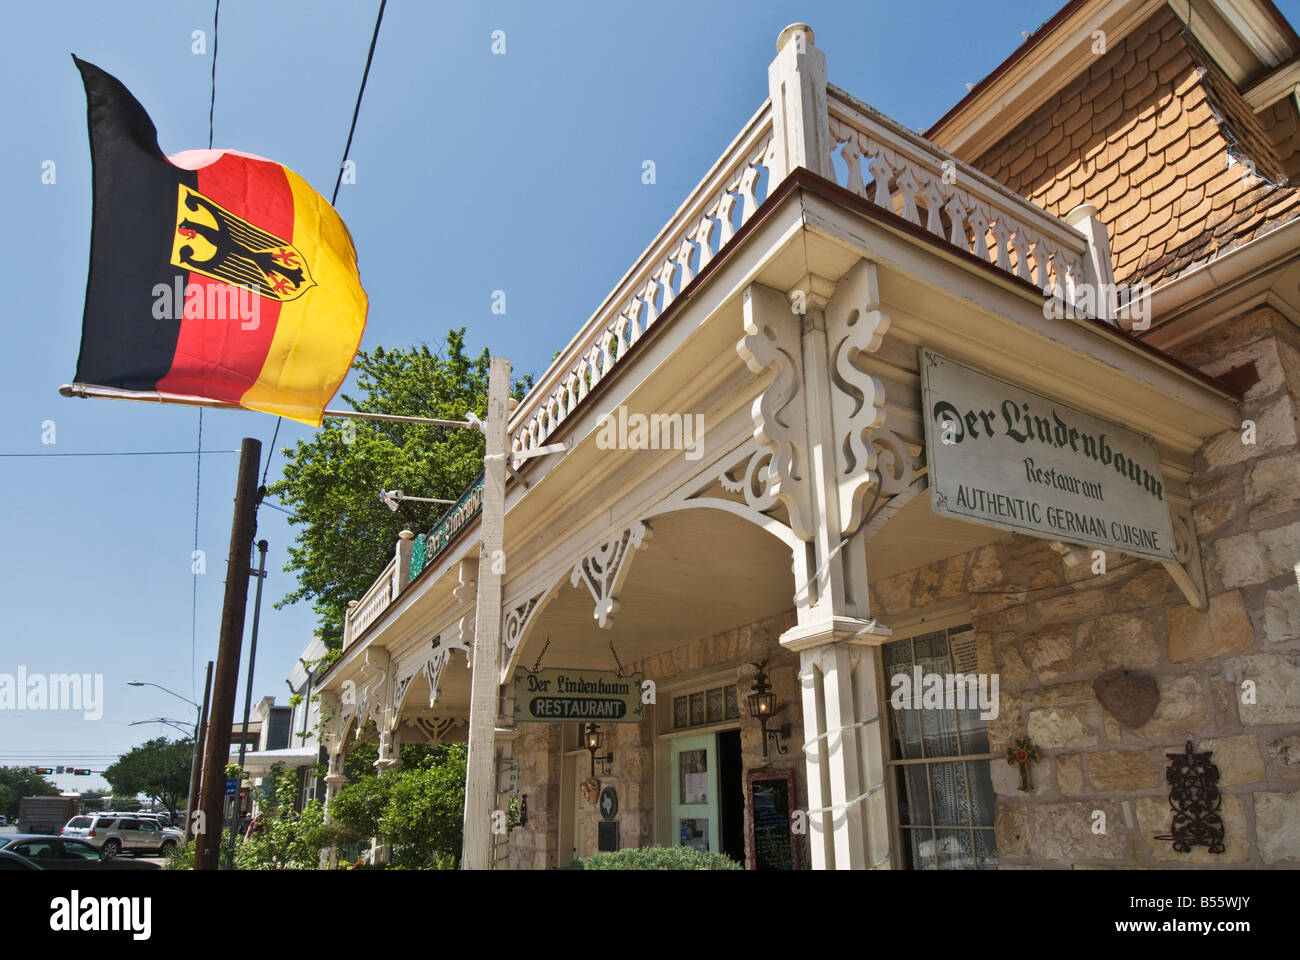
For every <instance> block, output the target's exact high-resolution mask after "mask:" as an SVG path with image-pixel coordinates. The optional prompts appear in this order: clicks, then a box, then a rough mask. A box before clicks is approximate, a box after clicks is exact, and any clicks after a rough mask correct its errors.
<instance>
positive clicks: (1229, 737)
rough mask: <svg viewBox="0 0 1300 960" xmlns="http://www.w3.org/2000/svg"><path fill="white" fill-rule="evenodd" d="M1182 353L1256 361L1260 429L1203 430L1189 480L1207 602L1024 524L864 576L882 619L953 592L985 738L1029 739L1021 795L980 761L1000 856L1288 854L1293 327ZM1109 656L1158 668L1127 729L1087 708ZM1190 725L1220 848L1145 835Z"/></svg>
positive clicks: (1159, 818) (1294, 698) (1295, 818)
mask: <svg viewBox="0 0 1300 960" xmlns="http://www.w3.org/2000/svg"><path fill="white" fill-rule="evenodd" d="M1183 359H1185V360H1187V361H1188V362H1191V363H1193V364H1195V365H1197V366H1201V367H1203V368H1204V369H1206V371H1207V372H1210V373H1214V374H1217V373H1221V372H1223V371H1225V370H1227V369H1232V368H1234V367H1237V366H1241V365H1242V364H1244V363H1247V362H1254V363H1255V364H1256V367H1257V370H1258V371H1259V374H1260V381H1259V383H1257V384H1256V385H1255V386H1254V387H1252V388H1251V389H1250V391H1249V392H1248V393H1247V394H1246V396H1245V399H1244V402H1243V408H1242V409H1243V413H1242V416H1243V418H1252V419H1254V420H1255V422H1256V425H1257V428H1256V435H1255V439H1256V442H1255V443H1254V444H1244V443H1242V435H1241V433H1240V432H1239V431H1228V432H1226V433H1224V434H1223V435H1221V436H1218V437H1214V438H1212V439H1211V440H1210V441H1209V442H1208V443H1207V444H1205V446H1204V447H1203V448H1202V450H1201V451H1200V453H1199V454H1198V469H1197V471H1196V473H1195V475H1194V476H1193V478H1192V482H1191V491H1192V495H1193V498H1194V509H1195V518H1196V524H1197V531H1198V537H1199V539H1200V546H1201V554H1202V557H1203V558H1204V567H1205V576H1206V581H1207V590H1208V593H1209V601H1210V602H1209V609H1208V610H1207V611H1205V612H1201V611H1198V610H1196V609H1195V608H1193V607H1192V606H1191V605H1190V604H1189V603H1187V601H1186V599H1185V598H1184V597H1183V595H1182V594H1181V593H1180V592H1179V591H1178V589H1177V588H1176V587H1175V586H1174V584H1173V581H1172V580H1171V579H1170V578H1169V576H1168V574H1167V573H1166V572H1165V570H1164V569H1163V568H1162V567H1160V566H1159V565H1157V564H1153V563H1149V562H1146V561H1137V560H1133V559H1131V558H1128V557H1124V556H1122V555H1119V554H1114V553H1112V554H1110V555H1108V556H1107V566H1106V572H1105V573H1104V574H1101V575H1098V574H1094V573H1093V571H1092V569H1091V566H1090V565H1089V564H1086V563H1085V564H1081V565H1078V566H1074V567H1070V566H1066V565H1065V564H1064V563H1063V562H1062V559H1061V558H1060V557H1059V556H1058V555H1057V554H1056V553H1054V552H1053V551H1052V550H1051V549H1050V548H1049V547H1048V545H1047V543H1046V542H1045V541H1042V540H1039V539H1035V538H1030V537H1021V536H1015V537H1011V538H1009V539H1007V540H1005V541H1001V542H999V543H996V544H993V545H990V546H987V547H983V548H981V549H979V550H976V551H974V552H972V553H970V554H967V555H964V556H959V557H954V558H951V559H949V560H946V561H943V562H940V563H936V564H931V565H929V566H927V567H923V568H921V569H919V570H912V571H908V572H907V573H903V574H900V575H898V576H895V577H892V578H890V579H888V580H884V581H881V582H879V583H873V584H872V597H873V603H872V611H873V613H874V614H875V615H876V616H878V617H880V618H881V619H882V621H883V622H885V623H886V624H888V623H889V622H890V617H891V615H892V616H893V617H896V618H897V617H899V616H901V615H902V614H904V613H905V612H907V611H909V610H915V608H918V607H924V606H926V605H927V604H931V603H934V602H935V601H937V600H940V599H943V598H947V597H954V596H959V595H961V594H963V593H964V594H966V595H967V596H968V597H969V602H970V609H971V621H972V625H973V626H974V628H975V630H976V632H977V639H978V645H979V657H980V670H981V671H993V672H997V673H998V674H999V682H1000V686H1001V699H1000V713H999V716H998V717H997V718H996V720H992V721H990V724H989V731H990V744H991V749H992V750H993V751H994V753H995V754H999V755H1000V754H1001V753H1003V752H1004V751H1005V750H1006V748H1007V746H1008V745H1009V744H1010V743H1011V741H1012V740H1013V739H1014V738H1016V737H1023V736H1026V735H1028V736H1029V737H1030V738H1031V739H1032V740H1033V742H1034V743H1035V744H1036V745H1037V746H1038V747H1039V749H1040V751H1041V753H1042V760H1041V762H1039V763H1037V764H1035V765H1034V766H1033V768H1032V769H1033V784H1034V788H1033V790H1032V791H1031V792H1028V793H1022V792H1020V791H1019V790H1018V781H1017V777H1016V770H1015V767H1013V766H1012V765H1010V764H1007V763H1005V762H1003V761H1001V760H999V759H995V760H994V761H993V762H992V775H993V784H994V789H995V791H996V793H997V799H998V811H997V828H996V835H997V846H998V854H999V858H1000V863H1001V865H1002V866H1003V867H1004V868H1016V867H1056V868H1065V867H1126V866H1128V867H1131V866H1152V867H1153V866H1160V867H1178V866H1194V865H1195V866H1200V865H1211V866H1213V865H1218V866H1225V867H1226V866H1237V867H1242V866H1246V867H1296V866H1297V865H1300V789H1298V788H1300V583H1298V582H1297V577H1298V576H1300V573H1298V569H1300V568H1298V567H1297V565H1300V446H1298V445H1297V428H1296V398H1297V397H1300V335H1297V331H1296V330H1295V328H1294V327H1293V326H1292V325H1290V324H1289V323H1288V322H1287V321H1285V320H1284V319H1283V318H1281V317H1280V316H1278V315H1277V314H1276V313H1275V312H1273V311H1272V310H1267V309H1266V310H1261V311H1257V312H1255V313H1253V314H1251V315H1249V316H1246V317H1243V318H1239V320H1237V321H1234V323H1233V324H1232V325H1231V327H1230V328H1225V329H1224V331H1223V332H1221V333H1218V334H1215V335H1213V336H1212V337H1210V338H1209V339H1207V340H1206V341H1204V342H1202V343H1200V344H1196V345H1194V346H1192V347H1189V348H1187V349H1186V350H1184V351H1183ZM1114 668H1126V669H1129V670H1131V671H1137V672H1141V673H1145V674H1149V675H1151V676H1152V677H1154V679H1155V681H1156V684H1157V687H1158V690H1159V702H1158V705H1157V706H1156V709H1155V713H1154V715H1153V716H1151V718H1150V719H1149V720H1147V721H1146V722H1145V723H1142V724H1141V725H1140V726H1137V727H1136V728H1130V727H1127V726H1125V725H1124V724H1123V723H1121V722H1120V720H1119V719H1117V718H1116V717H1115V716H1113V715H1112V714H1110V713H1109V712H1108V711H1106V710H1105V709H1104V708H1103V707H1102V706H1101V704H1100V703H1099V702H1098V699H1097V695H1096V692H1095V691H1094V688H1093V681H1094V680H1096V678H1097V677H1098V676H1099V675H1100V674H1102V673H1105V672H1107V671H1109V670H1112V669H1114ZM1189 739H1190V740H1192V741H1193V745H1194V747H1195V749H1196V750H1197V751H1198V752H1200V751H1205V750H1209V751H1211V753H1212V762H1213V763H1214V764H1216V765H1217V766H1218V768H1219V771H1220V780H1219V785H1220V791H1221V793H1222V795H1223V806H1222V817H1223V821H1224V825H1225V828H1226V849H1225V851H1224V853H1222V854H1218V855H1214V854H1210V853H1208V852H1207V851H1206V849H1205V848H1204V847H1198V848H1193V852H1192V853H1190V854H1182V853H1175V852H1174V851H1173V849H1172V844H1171V843H1169V842H1168V841H1161V840H1156V839H1155V837H1156V836H1158V835H1163V834H1168V833H1169V828H1170V805H1169V800H1168V796H1169V791H1168V784H1167V783H1166V782H1165V770H1166V767H1167V766H1168V760H1167V758H1166V755H1167V754H1170V753H1176V752H1181V751H1182V750H1183V748H1184V744H1185V742H1186V741H1187V740H1189ZM1098 811H1100V812H1101V814H1103V815H1104V827H1105V829H1104V832H1099V831H1098V830H1096V829H1095V827H1096V826H1097V825H1100V824H1101V823H1102V820H1101V818H1100V817H1098V816H1097V815H1096V814H1097V812H1098Z"/></svg>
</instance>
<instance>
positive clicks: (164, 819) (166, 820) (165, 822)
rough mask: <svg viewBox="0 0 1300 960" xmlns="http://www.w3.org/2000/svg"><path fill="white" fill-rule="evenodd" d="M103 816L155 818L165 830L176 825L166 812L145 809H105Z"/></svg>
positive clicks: (172, 828) (101, 814) (174, 827)
mask: <svg viewBox="0 0 1300 960" xmlns="http://www.w3.org/2000/svg"><path fill="white" fill-rule="evenodd" d="M99 816H101V817H135V818H137V819H140V820H153V821H154V822H155V823H157V824H158V826H160V827H162V828H163V829H164V830H174V829H176V825H175V824H174V823H172V820H171V817H169V816H168V815H167V814H165V813H144V812H143V811H140V812H136V813H132V812H131V811H130V810H104V811H101V812H100V814H99Z"/></svg>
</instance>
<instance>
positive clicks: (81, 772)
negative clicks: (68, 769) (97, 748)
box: [72, 769, 90, 777]
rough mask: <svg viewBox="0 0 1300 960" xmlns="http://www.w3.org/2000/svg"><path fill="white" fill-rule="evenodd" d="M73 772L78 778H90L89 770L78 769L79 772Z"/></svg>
mask: <svg viewBox="0 0 1300 960" xmlns="http://www.w3.org/2000/svg"><path fill="white" fill-rule="evenodd" d="M72 772H73V773H74V774H75V775H76V776H78V777H88V776H90V771H89V770H80V769H78V770H73V771H72Z"/></svg>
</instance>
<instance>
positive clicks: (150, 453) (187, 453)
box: [0, 413, 239, 457]
mask: <svg viewBox="0 0 1300 960" xmlns="http://www.w3.org/2000/svg"><path fill="white" fill-rule="evenodd" d="M199 416H200V417H202V416H203V414H202V413H200V414H199ZM199 442H200V443H202V442H203V424H202V423H200V424H199ZM238 452H239V451H238V450H202V449H199V450H106V451H99V452H91V453H0V457H192V456H195V455H198V454H204V453H238Z"/></svg>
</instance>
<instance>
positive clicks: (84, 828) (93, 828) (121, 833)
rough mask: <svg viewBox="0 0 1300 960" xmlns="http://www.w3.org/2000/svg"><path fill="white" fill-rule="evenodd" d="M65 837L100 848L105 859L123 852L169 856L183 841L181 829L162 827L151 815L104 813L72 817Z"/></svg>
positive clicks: (65, 831) (136, 854) (64, 830)
mask: <svg viewBox="0 0 1300 960" xmlns="http://www.w3.org/2000/svg"><path fill="white" fill-rule="evenodd" d="M62 833H63V836H65V837H77V838H79V839H81V840H85V841H86V842H87V843H89V844H91V845H92V846H95V847H98V848H99V852H100V853H101V854H102V855H103V857H104V859H105V860H112V859H113V858H114V857H116V856H118V855H119V854H123V853H130V854H134V855H135V856H137V857H138V856H141V855H145V856H166V855H167V854H169V853H171V851H172V850H173V849H174V848H175V847H176V846H177V844H179V843H182V842H183V841H184V837H183V836H182V834H181V832H180V831H179V830H172V829H171V828H163V827H161V826H159V824H158V821H157V820H154V819H151V818H150V817H148V816H137V815H135V814H104V813H97V814H94V815H88V816H80V817H73V818H72V819H71V820H69V821H68V822H67V824H66V825H65V826H64V828H63V831H62Z"/></svg>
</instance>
